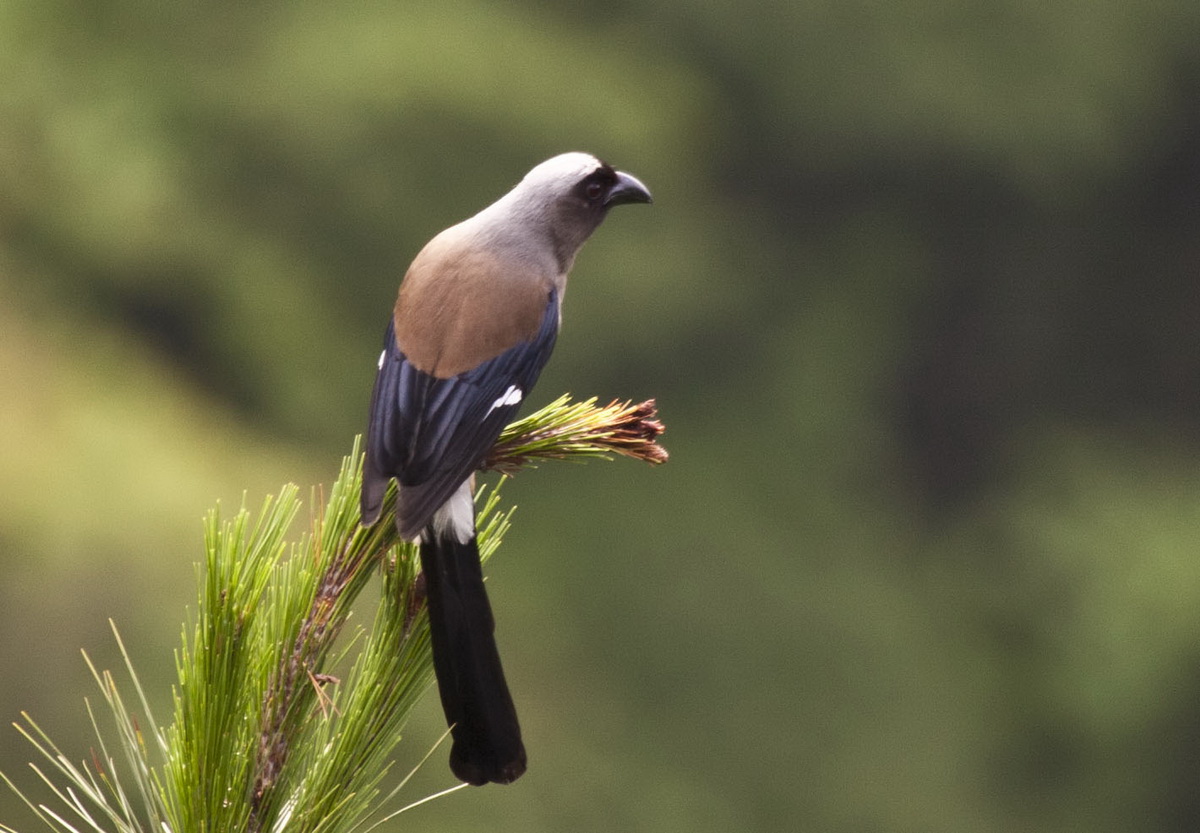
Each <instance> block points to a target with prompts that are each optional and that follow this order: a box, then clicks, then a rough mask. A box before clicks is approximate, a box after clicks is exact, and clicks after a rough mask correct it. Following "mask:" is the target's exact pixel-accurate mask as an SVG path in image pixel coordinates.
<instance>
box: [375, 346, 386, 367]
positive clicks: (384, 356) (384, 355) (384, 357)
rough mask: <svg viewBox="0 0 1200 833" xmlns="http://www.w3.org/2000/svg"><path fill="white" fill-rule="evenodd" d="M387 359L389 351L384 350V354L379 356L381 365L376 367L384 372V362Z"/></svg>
mask: <svg viewBox="0 0 1200 833" xmlns="http://www.w3.org/2000/svg"><path fill="white" fill-rule="evenodd" d="M386 358H387V350H384V351H383V352H381V353H380V354H379V363H378V364H377V365H375V366H376V367H378V368H379V369H380V370H383V360H384V359H386Z"/></svg>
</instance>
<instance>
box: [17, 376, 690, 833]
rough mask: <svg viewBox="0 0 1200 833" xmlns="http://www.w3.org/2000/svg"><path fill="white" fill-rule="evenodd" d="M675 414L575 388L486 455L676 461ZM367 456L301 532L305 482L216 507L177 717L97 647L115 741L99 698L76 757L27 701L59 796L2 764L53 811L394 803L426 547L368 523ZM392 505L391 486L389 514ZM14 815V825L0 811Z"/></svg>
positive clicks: (39, 808) (495, 498)
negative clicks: (118, 679)
mask: <svg viewBox="0 0 1200 833" xmlns="http://www.w3.org/2000/svg"><path fill="white" fill-rule="evenodd" d="M662 431H663V427H662V424H661V423H660V422H658V420H657V414H656V411H655V406H654V402H653V400H650V401H647V402H643V403H641V404H638V405H632V404H630V403H628V402H625V403H617V402H613V403H611V404H609V405H607V406H604V407H596V405H595V401H594V400H589V401H588V402H583V403H573V402H571V401H570V400H569V399H568V398H566V397H562V398H560V399H559V400H557V401H556V402H554V403H551V404H550V405H549V406H547V407H546V408H543V409H542V410H541V411H539V412H538V413H536V414H534V415H532V416H530V417H527V418H526V419H524V420H521V421H520V422H517V423H514V424H513V425H511V426H509V428H508V429H506V431H505V432H504V434H503V435H502V436H501V438H500V440H499V442H498V443H497V445H496V447H495V448H494V449H493V451H492V453H491V455H489V457H488V459H487V461H486V463H485V468H488V469H492V470H496V471H501V472H504V473H506V474H512V473H514V472H516V471H519V470H521V469H524V468H527V467H529V466H530V465H532V464H534V463H535V462H537V461H539V460H547V459H564V460H575V459H587V458H594V457H611V456H612V455H614V454H619V455H624V456H629V457H634V458H636V459H642V460H646V461H648V462H651V463H661V462H664V461H665V460H666V459H667V455H666V451H665V450H663V449H662V447H661V446H659V445H658V444H657V442H656V441H657V438H658V437H659V435H660V434H661V433H662ZM361 461H362V455H361V454H360V451H359V444H358V441H357V440H356V441H355V444H354V448H353V451H352V452H351V455H350V456H349V457H347V458H346V459H345V460H344V461H343V464H342V468H341V471H340V473H339V476H338V478H337V481H336V482H335V483H334V485H333V487H332V488H331V490H330V495H329V499H328V501H327V502H326V503H325V505H324V507H323V508H322V509H320V510H319V511H317V512H316V513H315V514H314V516H313V517H312V518H311V521H310V525H309V530H308V532H307V533H306V534H304V535H301V536H300V537H299V539H298V540H292V541H289V540H288V531H289V529H290V528H291V526H292V524H293V522H294V519H295V517H296V515H297V514H298V513H299V509H300V501H299V500H298V498H297V489H296V487H294V486H290V485H289V486H285V487H284V488H283V489H282V490H281V492H280V494H279V496H278V498H268V499H267V500H266V501H265V502H264V504H263V508H262V509H261V510H260V512H259V513H258V515H257V517H253V518H252V516H251V514H250V513H249V512H248V511H247V510H246V509H244V508H243V509H241V510H240V511H239V512H237V513H236V514H235V515H234V516H233V518H232V519H230V520H222V519H221V516H220V513H219V511H216V510H214V511H213V512H212V513H210V515H209V517H208V520H207V522H206V524H205V563H204V569H203V572H202V574H201V576H200V597H199V601H198V605H197V614H196V620H195V621H194V622H193V623H191V624H190V625H189V626H185V629H184V636H183V641H182V644H181V647H180V649H179V652H178V654H177V656H176V670H177V674H178V677H179V682H178V686H177V688H176V691H175V698H174V707H175V708H174V721H173V723H172V724H171V725H170V726H169V727H167V728H166V729H159V728H157V726H158V724H157V723H156V722H155V721H154V719H153V717H152V716H151V715H150V710H149V706H148V703H147V698H146V695H145V692H144V691H143V689H142V686H141V684H140V683H139V682H138V679H137V675H136V673H135V672H134V669H133V666H132V664H131V663H130V662H129V657H128V655H127V654H126V652H125V647H124V645H123V644H121V652H122V656H123V657H124V658H125V663H126V671H127V673H128V674H129V677H130V679H131V680H132V682H133V685H134V688H135V690H136V693H137V703H138V705H139V707H140V708H141V710H142V713H143V714H144V715H145V719H146V721H148V726H149V735H147V734H146V732H145V731H144V730H143V728H142V726H141V725H140V724H139V722H138V720H137V719H136V718H135V717H134V716H133V715H132V713H131V712H130V710H129V708H128V707H127V705H126V704H125V702H124V701H123V700H122V698H121V696H120V694H119V692H118V689H117V685H116V683H115V682H114V680H113V677H112V675H111V674H110V673H109V672H107V671H104V672H98V671H97V670H96V669H95V668H94V667H93V666H92V665H91V662H90V660H88V665H89V668H91V669H92V673H93V675H94V676H95V678H96V681H97V684H98V685H99V686H100V689H101V692H102V694H103V697H104V701H105V705H106V706H107V710H108V712H109V713H110V715H111V718H112V719H113V721H114V722H115V726H116V732H115V736H116V741H115V744H113V743H110V742H109V741H108V740H107V739H106V738H107V735H106V733H105V732H104V731H102V730H101V728H100V725H99V723H98V721H97V720H96V715H95V713H93V712H92V709H91V706H90V704H89V706H88V710H89V713H90V714H91V715H92V720H93V727H94V729H95V731H96V734H97V738H98V749H96V750H94V751H93V752H92V753H91V755H90V760H88V761H86V762H84V763H83V764H82V765H80V766H77V765H75V764H72V763H70V761H69V759H68V758H67V757H66V756H65V755H64V754H63V753H62V752H61V751H60V750H59V749H58V747H56V746H55V745H54V743H53V742H52V741H51V740H50V738H49V736H48V735H47V734H46V733H45V732H43V731H42V730H41V729H40V728H39V727H38V725H37V724H36V723H34V721H33V719H32V718H31V717H29V716H28V715H23V717H24V721H25V722H24V724H23V725H18V726H17V729H18V731H20V732H21V733H22V734H23V735H24V736H25V737H26V739H27V740H29V741H30V742H31V743H32V744H33V746H34V748H35V749H36V750H37V752H38V753H39V754H40V755H41V756H42V758H43V759H44V760H45V761H46V762H47V763H48V764H49V768H48V769H47V770H46V771H43V770H42V769H40V768H38V767H34V771H35V773H36V774H37V775H38V777H39V778H40V780H41V781H42V782H43V783H44V784H45V785H46V786H48V787H49V788H50V790H51V791H52V792H53V794H54V795H55V796H56V797H57V799H58V801H59V803H60V804H61V805H62V806H61V808H60V809H58V810H55V809H51V808H50V807H49V806H47V805H45V804H39V803H36V802H34V801H32V800H31V799H29V798H27V797H26V796H25V794H24V793H22V791H21V790H20V789H19V788H18V787H17V786H16V785H15V784H14V783H13V781H12V780H11V779H10V778H8V776H6V775H4V774H2V773H0V778H2V779H3V780H4V781H5V782H6V783H7V784H8V785H9V786H10V787H11V788H12V789H13V790H14V791H15V792H16V793H17V794H18V795H19V796H20V797H21V798H22V799H23V800H24V801H25V802H26V804H27V806H28V807H29V808H30V809H31V810H32V811H33V813H34V814H35V815H36V816H37V817H38V818H39V819H40V820H41V821H42V822H43V823H44V824H45V825H46V826H47V827H49V828H50V829H52V830H55V831H59V832H60V833H75V831H78V830H93V831H97V833H107V831H116V833H146V832H147V831H165V833H192V832H193V831H195V833H201V831H203V833H246V831H250V833H259V832H260V831H283V830H285V829H286V830H287V831H289V833H291V831H296V833H350V832H351V831H354V830H357V829H366V828H368V827H369V825H368V823H369V820H370V818H371V817H372V816H373V815H375V814H377V813H380V812H382V811H384V810H385V809H386V808H385V804H386V803H387V802H388V801H389V800H390V799H392V798H394V797H396V795H397V793H398V792H399V791H400V786H398V787H396V788H395V789H393V790H392V791H391V792H389V793H388V794H387V795H386V796H383V797H381V789H380V784H381V783H382V781H383V779H384V777H385V776H386V774H387V772H388V770H389V768H390V766H391V761H392V757H393V755H394V754H395V749H396V743H397V742H398V740H399V737H400V730H401V728H402V727H403V726H404V724H405V722H406V721H407V719H408V716H409V715H410V714H411V712H412V710H413V708H415V706H416V704H417V703H418V702H419V700H420V698H421V696H422V695H423V694H424V692H425V691H426V690H427V689H428V688H429V686H430V684H431V683H432V681H433V668H432V660H431V656H430V648H429V634H428V628H427V625H426V622H425V604H424V602H425V596H424V581H423V577H422V576H421V575H420V572H419V558H418V553H417V551H416V548H415V546H414V545H412V544H409V543H406V542H404V541H401V540H400V539H399V537H398V534H397V532H396V528H395V525H394V524H393V523H391V522H388V521H384V522H381V523H377V524H375V526H373V527H371V528H364V527H362V526H360V525H359V516H358V494H359V490H360V487H361V477H362V472H361ZM502 483H503V481H501V484H502ZM499 490H500V484H498V485H497V486H495V487H493V488H492V489H490V490H481V493H480V495H478V496H477V498H476V500H477V504H478V506H479V510H478V517H477V528H478V533H479V534H478V540H479V548H480V553H481V557H483V558H484V559H487V558H489V557H490V556H491V555H492V554H493V553H494V552H495V551H496V549H497V547H499V545H500V543H501V541H502V539H503V536H504V533H505V532H506V531H507V529H508V523H509V515H510V514H511V510H502V509H501V508H500V505H499ZM313 504H314V505H317V504H318V501H317V500H316V499H315V496H314V500H313ZM394 508H395V489H394V488H393V489H390V490H389V493H388V495H387V497H386V500H385V505H384V517H385V518H388V517H390V516H391V514H392V512H394ZM377 566H378V567H380V568H381V569H380V572H381V573H382V576H383V594H382V600H381V603H380V604H379V607H378V610H377V613H376V617H375V621H374V623H373V624H372V625H371V627H370V628H368V629H362V628H360V629H358V630H356V631H354V632H352V638H351V639H350V640H349V642H348V643H347V640H345V639H339V637H342V636H343V635H345V633H346V625H347V623H348V620H349V617H350V615H351V611H352V608H353V604H354V601H355V600H356V598H357V597H358V595H359V593H360V592H361V591H362V589H363V588H364V587H365V586H366V585H367V583H368V582H369V580H370V578H371V576H373V575H374V574H375V572H376V569H375V568H376V567H377ZM114 633H115V628H114ZM117 638H118V642H120V637H119V636H118V637H117ZM351 654H352V655H353V656H354V660H353V663H352V665H351V670H350V672H349V674H348V675H346V677H345V679H344V680H340V679H338V677H336V676H334V675H333V673H332V670H333V669H334V668H335V666H337V664H338V663H339V661H341V660H343V659H345V658H347V657H348V655H351ZM147 737H149V739H150V741H151V742H150V743H147V742H146V741H147ZM110 747H111V749H110ZM113 750H116V752H114V751H113ZM122 771H123V773H122ZM403 783H406V781H405V782H402V784H401V786H403ZM425 800H427V799H419V800H416V801H412V802H410V804H409V805H408V806H416V805H417V804H419V803H422V802H423V801H425ZM399 812H403V811H402V810H399V811H394V812H393V813H391V814H389V815H386V816H384V817H383V818H384V819H386V818H391V817H392V816H394V815H395V814H397V813H399ZM382 820H383V819H381V821H382ZM376 823H378V822H376ZM0 831H11V828H8V827H5V826H4V825H2V824H0ZM13 833H15V832H13Z"/></svg>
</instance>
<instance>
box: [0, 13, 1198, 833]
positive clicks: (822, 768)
mask: <svg viewBox="0 0 1200 833" xmlns="http://www.w3.org/2000/svg"><path fill="white" fill-rule="evenodd" d="M0 79H2V81H3V83H0V293H2V295H0V299H2V300H0V397H2V400H3V401H2V404H0V458H2V459H3V464H2V465H0V559H2V566H3V571H2V574H0V575H2V577H0V628H2V638H0V676H2V678H3V680H4V683H3V685H2V686H0V718H2V720H3V722H4V723H7V722H8V721H10V720H12V719H15V718H16V717H17V714H18V711H19V710H21V709H27V710H29V711H31V712H32V713H33V715H34V716H35V718H36V719H37V720H38V721H39V723H40V724H41V725H42V726H43V727H45V728H46V729H47V731H49V732H50V733H51V735H52V736H53V737H54V738H55V739H56V740H58V741H59V742H60V743H61V745H62V746H63V747H64V749H65V750H66V751H68V752H69V753H70V754H71V756H72V757H75V758H77V759H82V758H85V757H86V756H87V754H88V748H89V746H90V745H91V744H92V740H91V738H90V736H89V734H88V730H87V724H86V717H85V713H84V711H83V708H82V698H83V697H84V696H87V695H89V694H91V693H92V691H93V689H92V685H93V684H92V682H91V680H90V679H89V678H88V676H87V674H86V670H85V668H84V665H83V663H82V661H81V660H80V657H79V649H80V648H84V649H86V650H87V651H88V652H89V653H90V654H92V655H93V656H94V657H96V659H97V662H98V663H99V664H102V665H105V666H114V665H115V664H116V662H117V657H116V655H115V651H114V648H113V641H112V638H111V636H110V634H109V633H108V630H107V624H106V620H107V618H108V617H112V618H114V619H115V620H116V621H117V623H118V625H119V626H120V627H121V629H122V632H123V634H124V636H125V638H126V640H127V642H128V643H129V645H130V649H131V651H132V653H133V656H134V660H135V663H136V664H137V666H138V668H139V670H140V671H141V673H142V675H143V677H144V680H145V681H146V683H147V684H148V685H149V686H150V687H151V688H152V690H154V691H155V692H158V696H159V697H160V698H161V702H162V706H161V709H160V716H161V715H165V714H166V712H167V711H168V709H167V705H166V704H167V702H168V699H167V698H168V694H169V687H170V683H171V680H172V679H173V660H172V654H171V652H172V650H173V648H174V647H175V646H176V645H177V644H178V639H179V627H180V622H181V621H182V620H183V618H184V616H185V612H186V608H187V606H188V605H190V604H192V603H193V600H194V598H195V597H194V568H193V564H194V563H195V562H196V561H197V560H198V558H199V557H200V555H201V518H202V516H203V514H204V513H205V511H206V510H207V509H208V508H209V507H210V506H212V505H214V504H215V503H216V502H217V501H218V500H220V501H222V505H223V506H225V507H226V508H227V509H232V508H235V507H236V506H237V505H239V503H240V501H241V500H242V495H243V494H246V495H247V496H248V497H247V500H248V502H249V503H250V505H251V506H255V507H257V506H258V505H259V503H260V501H261V500H262V497H263V496H264V495H265V494H267V493H273V492H275V491H277V489H278V487H279V485H280V484H282V483H284V482H286V481H294V482H296V483H298V484H300V485H301V486H302V487H308V486H310V485H319V484H323V483H326V484H327V483H329V482H330V480H331V479H332V478H333V476H334V475H335V473H336V470H337V466H338V463H339V459H340V456H341V455H342V454H344V453H345V452H347V451H348V449H349V447H350V442H351V438H352V437H353V436H354V434H356V433H358V432H360V431H361V430H362V429H363V427H364V424H365V418H366V406H367V399H368V396H369V391H370V386H371V382H372V378H373V374H374V370H375V358H376V355H377V353H378V345H379V343H380V339H381V338H382V331H383V327H384V324H385V321H386V317H387V315H388V311H389V310H390V307H391V304H392V301H393V298H394V295H395V291H396V286H397V283H398V280H399V277H400V276H401V274H402V273H403V271H404V268H405V267H406V266H407V263H408V261H409V260H410V259H411V257H412V256H413V255H414V254H415V253H416V251H417V250H418V248H419V247H420V246H421V245H422V244H423V243H424V242H425V241H426V240H427V239H428V238H429V237H430V236H431V235H432V234H434V233H435V232H436V231H438V230H440V229H441V228H443V227H445V226H446V225H449V224H451V223H453V222H456V221H457V220H459V219H462V218H463V217H464V216H466V215H468V214H471V213H474V211H476V210H477V209H478V208H481V207H482V206H483V205H485V204H486V203H488V202H490V201H491V200H493V199H494V198H496V197H497V196H499V195H500V194H502V193H503V192H504V191H506V190H507V189H508V188H509V187H510V186H511V185H512V184H513V183H514V182H515V181H516V180H517V179H519V178H520V176H522V175H523V174H524V172H525V171H526V170H527V169H528V168H530V167H531V166H532V165H533V164H535V163H536V162H538V161H540V160H542V159H543V158H546V157H548V156H551V155H553V154H555V153H558V152H561V151H565V150H576V149H578V150H587V151H591V152H593V153H596V154H598V155H600V156H602V157H604V158H606V159H608V160H609V161H611V162H612V163H614V164H615V165H617V166H618V167H621V168H623V169H625V170H629V171H631V172H633V173H634V174H636V175H637V176H639V177H641V178H642V179H643V180H644V181H645V182H646V183H647V184H648V185H649V186H650V187H651V189H652V190H653V191H654V193H655V198H656V203H655V205H654V206H652V207H649V208H643V207H635V208H626V209H621V210H620V211H618V212H615V213H614V215H613V216H612V217H611V218H610V219H609V221H608V222H607V223H606V224H605V226H604V227H603V228H602V229H601V230H600V232H599V233H598V234H597V235H596V237H595V239H594V240H593V241H592V242H591V243H589V244H588V246H587V247H586V248H585V250H584V252H583V253H582V255H581V256H580V258H579V262H578V265H577V268H576V270H575V272H574V275H573V278H572V285H571V286H572V288H571V292H570V293H569V295H568V298H567V304H566V310H565V328H564V331H563V334H562V337H561V338H560V340H559V345H558V349H557V352H556V355H555V357H554V360H553V361H552V362H551V363H550V366H549V368H548V370H547V371H546V372H545V374H544V375H543V376H542V380H541V382H540V383H539V388H538V390H537V391H536V395H535V396H534V397H533V398H534V399H535V400H536V401H537V402H538V403H543V402H546V401H548V400H549V399H551V398H553V397H554V396H556V395H557V394H559V393H561V392H564V391H571V392H573V393H575V394H576V395H578V396H590V395H598V396H600V397H601V398H607V397H630V398H642V397H648V396H656V397H658V399H659V401H660V405H661V408H662V415H663V418H664V420H665V421H666V422H667V425H668V433H667V435H666V437H665V438H664V439H665V442H666V444H667V446H668V447H669V449H670V451H671V453H672V460H671V462H670V464H669V465H667V466H665V467H662V468H659V469H649V468H645V467H641V466H638V465H636V464H634V463H631V462H627V461H622V462H617V463H612V464H591V465H588V466H582V467H581V466H566V465H547V466H543V467H542V468H540V469H539V470H538V471H536V472H533V473H530V474H526V475H523V476H521V477H520V478H518V479H517V480H516V481H515V482H513V483H512V484H511V485H510V486H509V487H507V494H508V497H509V498H510V499H511V500H514V501H516V502H517V503H519V504H520V506H521V509H520V511H519V513H518V515H517V519H516V520H517V523H516V527H515V528H514V530H513V532H512V533H511V535H510V537H509V539H508V542H507V545H506V547H505V548H504V550H503V551H502V552H501V554H500V555H499V557H498V559H497V561H496V562H495V563H494V564H493V565H492V567H491V569H490V571H489V572H490V575H491V580H490V582H489V588H490V592H491V594H492V599H493V604H494V606H495V608H496V611H497V618H498V620H499V640H500V644H501V647H502V653H503V655H504V658H505V663H506V668H507V670H508V673H509V678H510V682H511V684H512V688H513V690H514V693H515V696H516V698H517V701H518V704H519V707H520V710H521V716H522V722H523V725H524V727H525V731H526V736H527V737H526V742H527V745H528V747H529V750H530V761H531V767H530V771H529V773H528V774H527V775H526V776H525V777H524V778H523V779H522V780H521V781H520V782H518V783H517V784H516V785H514V786H511V787H507V788H499V787H489V788H486V789H481V790H471V791H468V792H460V793H458V794H456V795H454V796H453V797H451V798H448V799H444V800H442V801H439V802H437V803H435V804H432V805H426V806H424V807H422V808H420V809H419V810H417V811H414V813H412V814H411V815H409V816H406V817H405V819H404V821H406V822H407V827H408V829H420V830H428V831H443V830H445V831H448V830H462V829H487V830H493V831H518V830H519V831H526V832H527V833H539V831H562V830H572V831H730V830H745V831H780V830H822V831H838V832H839V833H840V832H841V831H845V832H846V833H860V832H862V833H865V832H867V831H946V832H947V833H949V832H950V831H955V832H956V833H957V832H961V831H1011V830H1017V829H1019V830H1026V831H1052V830H1053V831H1059V830H1087V831H1093V832H1094V833H1107V832H1108V831H1135V830H1136V831H1192V830H1195V829H1197V828H1198V827H1200V789H1198V787H1200V387H1198V385H1197V380H1198V378H1200V344H1198V333H1200V281H1198V280H1197V278H1198V275H1200V4H1197V3H1196V2H1195V0H1161V2H1145V1H1144V0H1138V1H1137V2H1135V0H1090V2H1069V0H1060V2H1050V3H1045V2H1032V0H993V2H987V3H984V2H965V0H961V1H960V2H950V1H949V0H947V1H946V2H916V0H891V2H888V3H874V2H854V0H850V1H849V2H840V3H831V2H816V0H812V2H804V1H802V0H801V1H798V0H792V1H791V2H787V3H769V2H755V1H754V0H745V1H744V2H740V3H715V2H711V0H703V1H702V2H695V0H693V1H692V2H680V0H659V2H656V3H650V2H637V0H610V1H609V2H604V3H600V2H591V3H582V4H574V5H571V6H566V5H564V4H555V3H548V2H539V1H538V0H523V1H522V2H516V3H509V4H498V3H485V2H463V0H454V2H446V1H445V0H443V2H436V3H434V2H405V3H397V2H378V1H377V0H368V2H362V3H354V4H350V3H345V4H343V3H329V2H324V3H322V2H315V1H314V0H307V1H306V2H295V0H288V1H286V2H285V0H274V1H273V2H256V3H243V2H210V3H204V4H196V3H177V2H162V0H109V2H79V1H78V0H3V2H0ZM440 731H441V715H440V713H439V710H438V708H437V703H436V697H434V696H430V697H429V698H427V702H426V708H425V709H424V710H423V711H422V712H421V714H420V715H419V716H418V719H417V720H416V725H414V726H413V730H412V732H411V735H410V738H409V739H408V741H409V742H408V743H407V744H406V747H402V753H401V755H402V758H401V762H400V768H401V769H407V767H408V766H409V765H411V764H412V763H413V762H415V760H416V759H418V758H419V757H420V755H421V754H422V753H423V750H424V749H425V748H426V747H427V745H428V744H429V743H431V742H432V741H433V739H434V738H436V736H437V735H438V734H439V733H440ZM0 738H3V739H2V740H0V769H3V770H4V771H6V772H9V773H14V774H16V775H17V776H18V777H19V778H20V779H22V783H23V784H27V785H32V783H33V776H32V774H31V773H29V772H28V771H27V770H25V769H24V762H25V761H27V760H29V759H30V756H31V750H30V748H29V747H28V746H27V745H26V744H25V743H24V742H23V741H22V740H21V739H20V738H19V736H18V735H17V734H16V733H15V731H12V730H0ZM405 755H407V756H408V757H407V758H405V757H404V756H405ZM422 777H423V778H424V780H423V782H422V783H421V784H419V785H418V786H417V788H416V789H415V790H414V791H411V792H409V796H410V798H416V797H418V796H419V795H423V794H425V792H431V791H433V790H435V789H439V788H441V787H444V786H446V785H448V784H449V783H450V775H449V772H448V771H447V770H446V768H445V766H444V755H441V754H439V755H438V756H437V760H436V761H435V762H434V763H433V764H432V765H430V766H429V767H428V768H427V769H426V771H425V773H424V775H423V776H422ZM26 818H27V817H26V816H24V815H22V812H21V810H20V808H19V807H17V805H16V804H15V802H14V801H13V800H11V799H9V798H7V797H6V798H0V819H2V820H5V821H8V822H10V823H16V824H18V825H22V824H24V823H25V821H26ZM392 827H393V829H401V828H402V827H403V825H401V824H399V823H397V824H395V825H393V826H392ZM29 829H32V828H29Z"/></svg>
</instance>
